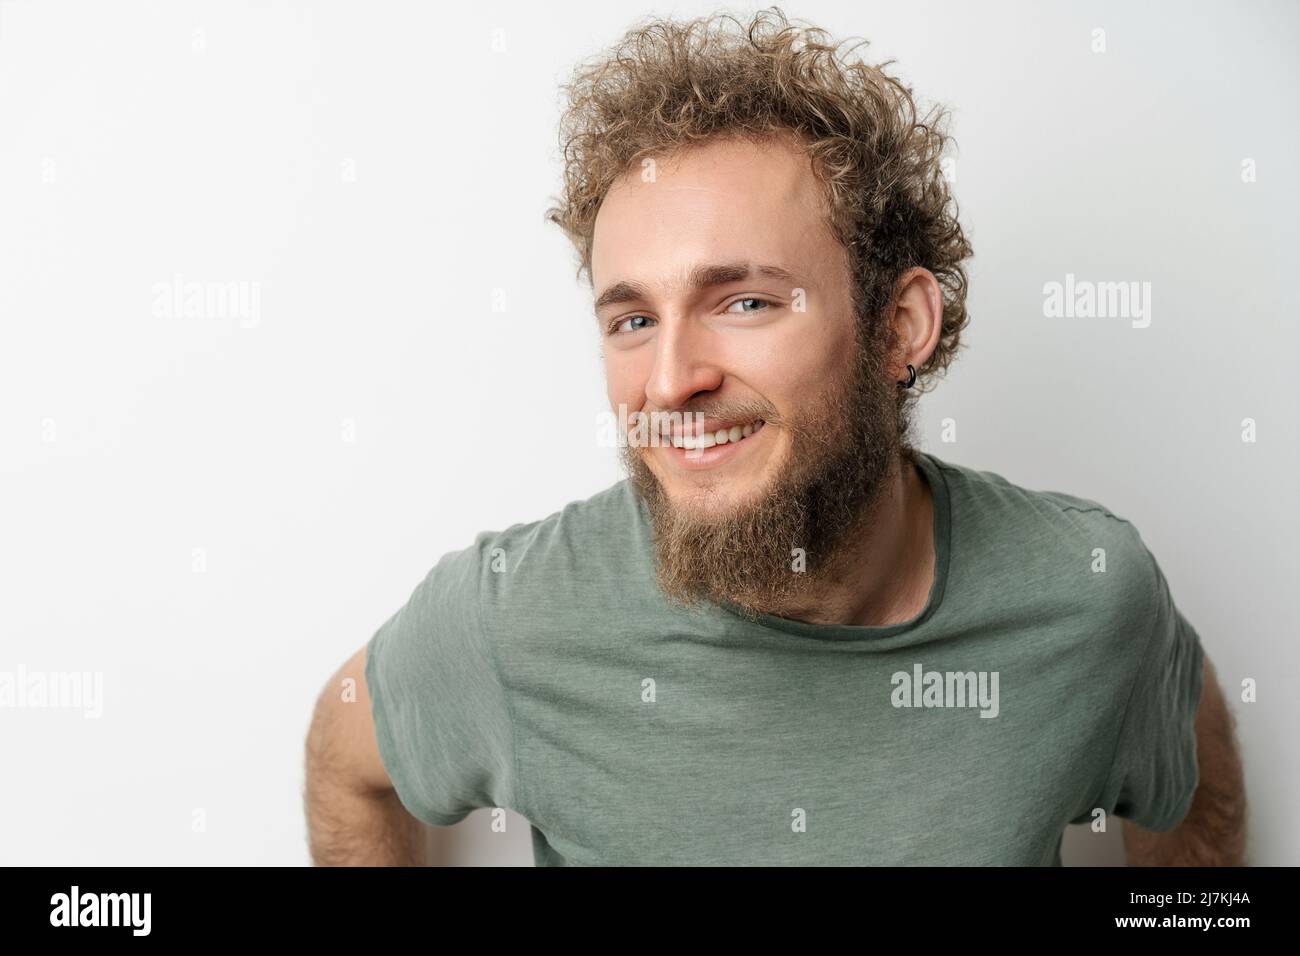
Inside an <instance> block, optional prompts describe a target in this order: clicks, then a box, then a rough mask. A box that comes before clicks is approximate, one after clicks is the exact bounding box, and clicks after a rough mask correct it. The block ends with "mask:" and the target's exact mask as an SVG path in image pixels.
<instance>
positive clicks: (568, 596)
mask: <svg viewBox="0 0 1300 956" xmlns="http://www.w3.org/2000/svg"><path fill="white" fill-rule="evenodd" d="M643 508H644V505H643V504H642V503H641V501H640V498H639V497H638V496H637V494H636V492H635V491H634V489H633V488H632V487H631V485H630V483H629V482H628V481H627V480H626V479H624V480H622V481H619V482H617V483H615V484H613V485H611V486H609V487H608V488H605V489H604V490H602V491H599V492H597V493H596V494H594V495H592V496H590V497H588V498H583V499H580V500H575V501H571V502H569V503H568V504H566V505H565V506H564V507H562V508H560V509H558V510H557V511H554V512H552V513H551V514H549V515H547V516H546V517H544V518H539V519H536V520H533V521H525V522H519V523H517V524H513V525H510V526H509V527H506V528H503V529H501V530H494V531H483V532H480V533H479V534H478V535H477V537H476V538H475V539H474V543H473V545H472V546H471V547H470V548H468V549H466V550H465V551H464V552H460V559H461V560H462V561H464V562H467V563H468V562H472V563H473V564H474V565H475V566H476V569H477V574H476V577H477V587H478V595H479V602H480V606H481V613H482V614H483V615H484V616H485V617H488V618H491V617H493V616H495V615H504V616H512V615H513V616H515V617H516V618H517V619H520V620H525V619H526V618H527V616H530V615H531V616H539V615H544V614H545V613H546V611H547V609H550V608H564V609H567V611H568V612H569V613H573V612H577V611H579V610H580V609H581V608H583V607H594V606H595V605H598V604H599V603H600V600H599V599H600V598H601V597H602V596H603V595H605V594H606V593H607V590H608V587H609V584H608V583H607V582H611V581H617V580H620V579H624V580H626V579H628V578H631V577H637V578H640V577H644V571H645V559H646V558H647V556H649V555H650V554H651V537H650V534H651V532H650V526H649V521H648V519H647V517H646V515H645V513H644V510H643ZM521 615H523V617H521Z"/></svg>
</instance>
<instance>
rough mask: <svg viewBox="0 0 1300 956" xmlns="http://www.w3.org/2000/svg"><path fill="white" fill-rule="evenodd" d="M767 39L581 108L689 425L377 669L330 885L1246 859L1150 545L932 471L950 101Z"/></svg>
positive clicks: (615, 387)
mask: <svg viewBox="0 0 1300 956" xmlns="http://www.w3.org/2000/svg"><path fill="white" fill-rule="evenodd" d="M734 22H735V21H734V20H732V18H730V17H727V16H721V17H711V18H703V19H700V20H694V21H690V22H687V23H678V22H675V21H662V20H660V21H653V22H651V23H650V24H648V25H643V26H641V27H639V28H637V29H635V30H633V31H632V32H630V33H629V34H628V35H627V36H626V37H624V39H623V40H622V41H621V43H620V44H619V45H618V46H617V47H616V48H615V49H614V50H612V51H610V52H609V54H608V55H606V56H604V57H602V58H600V59H598V60H597V61H596V62H594V63H591V64H588V65H586V66H584V67H582V68H580V69H579V70H578V71H577V73H576V74H575V77H574V79H573V82H572V83H571V84H570V85H569V87H568V92H569V108H568V111H567V112H566V114H565V117H564V121H563V125H562V138H563V142H564V155H565V162H566V165H565V179H564V195H563V197H562V199H561V200H560V201H559V202H558V203H557V204H556V205H555V206H554V207H553V208H552V209H551V210H550V214H549V215H550V218H551V220H552V221H554V222H555V223H556V224H557V225H559V226H560V227H562V228H563V230H564V231H565V233H566V234H567V235H568V236H569V237H570V238H571V240H572V241H573V243H574V248H575V249H576V251H577V256H578V264H579V272H580V274H584V275H585V276H586V277H587V278H588V279H589V280H590V282H591V285H592V292H593V303H594V313H595V323H594V324H595V333H596V334H598V335H599V336H600V341H601V343H602V350H601V351H602V358H603V362H604V371H605V379H606V382H607V386H608V397H609V400H610V404H611V407H612V408H621V409H623V410H630V411H632V412H635V413H636V414H637V415H639V416H647V415H648V416H651V418H652V420H654V421H657V422H667V423H669V424H668V425H667V426H665V427H662V428H655V429H652V435H653V437H655V438H656V439H658V440H655V441H648V442H647V441H641V440H637V441H626V442H624V444H623V448H622V456H623V460H624V463H625V464H626V467H627V471H628V477H627V479H626V480H623V481H620V482H619V483H617V484H616V485H614V486H612V487H610V488H608V489H606V490H605V491H602V492H601V493H599V494H597V495H595V496H593V497H591V498H588V499H585V500H582V501H575V502H573V503H571V504H569V505H567V506H566V507H564V508H563V509H562V510H560V511H558V512H556V513H555V514H552V515H550V516H548V517H546V518H543V519H541V520H537V521H532V522H528V523H522V524H517V525H514V526H512V527H510V528H507V529H505V530H504V531H492V532H484V533H482V534H480V535H479V536H478V538H477V539H476V540H475V542H474V543H473V544H472V545H471V546H469V547H467V548H465V549H464V550H460V551H456V552H453V553H451V554H448V555H446V556H444V557H443V558H442V559H441V560H440V561H439V562H438V563H437V565H436V566H435V567H434V568H433V569H432V570H431V571H430V572H429V574H428V576H427V577H426V578H425V579H424V581H423V582H421V583H420V585H419V586H418V587H417V588H416V589H415V591H414V593H413V594H412V595H411V598H410V600H409V601H408V603H407V604H406V605H405V606H404V607H403V608H401V609H400V610H399V611H397V612H396V613H395V614H394V615H393V616H392V617H391V618H390V619H389V620H388V621H387V622H386V623H384V624H383V625H382V626H381V627H380V628H379V629H378V630H377V632H376V633H375V634H374V635H373V637H372V638H371V640H370V641H369V642H368V643H367V645H366V646H364V647H363V648H362V649H361V650H359V651H358V652H357V654H356V655H355V656H354V657H353V658H352V659H351V660H350V661H349V662H348V663H347V664H345V665H344V667H343V669H342V670H341V671H340V672H339V674H338V675H336V680H335V681H332V682H331V687H333V686H337V680H338V679H342V678H343V677H345V676H352V677H356V678H362V677H363V679H361V680H360V681H359V684H360V687H361V689H362V691H363V694H362V696H361V698H360V699H361V701H362V703H363V706H362V707H351V708H349V707H346V706H344V705H340V704H338V703H337V702H336V701H335V695H333V694H323V695H322V698H321V702H320V703H319V704H318V706H317V714H316V720H315V722H314V725H313V732H312V737H311V740H310V741H309V748H308V751H309V772H308V797H309V800H308V806H309V815H310V816H311V818H312V826H311V831H312V850H313V855H314V857H315V859H316V861H317V862H318V863H335V862H371V863H401V862H411V861H412V860H414V859H415V858H416V856H415V854H416V850H415V849H414V847H415V830H414V828H413V826H412V824H413V822H414V821H415V820H420V821H424V822H425V823H429V824H432V825H435V826H446V825H450V824H453V823H456V822H458V821H460V820H462V819H464V818H465V816H466V815H467V814H469V813H470V812H471V811H472V810H473V809H475V808H478V807H494V808H511V809H513V810H515V811H517V812H518V813H519V814H521V815H522V816H523V817H525V818H526V819H527V820H528V821H529V824H530V826H531V836H532V843H533V850H534V859H535V862H536V863H537V864H538V865H544V866H546V865H610V864H613V865H698V864H732V865H752V864H783V865H784V864H794V865H800V864H813V865H836V864H838V865H891V864H895V865H896V864H907V865H914V864H968V865H1006V864H1011V865H1015V864H1021V865H1048V866H1056V865H1060V844H1061V837H1062V834H1063V832H1064V829H1065V827H1066V826H1067V825H1068V824H1070V823H1080V822H1094V821H1096V820H1097V819H1098V818H1099V816H1101V817H1103V818H1104V817H1105V816H1108V815H1110V814H1114V815H1118V816H1120V817H1122V818H1125V819H1126V820H1128V821H1129V825H1130V826H1131V827H1132V830H1131V831H1130V834H1129V835H1130V836H1131V837H1132V838H1131V839H1130V840H1129V841H1128V850H1129V855H1130V859H1132V860H1133V861H1134V862H1161V863H1232V862H1239V857H1240V853H1241V844H1242V839H1243V833H1242V822H1241V821H1242V817H1243V814H1244V801H1243V798H1242V796H1241V768H1240V765H1239V760H1238V758H1237V755H1236V751H1235V747H1234V745H1233V742H1232V735H1231V726H1230V718H1229V715H1228V712H1227V710H1226V707H1225V705H1224V702H1223V698H1222V695H1221V693H1220V691H1219V688H1218V686H1217V683H1216V682H1215V680H1214V675H1213V671H1212V669H1211V667H1210V663H1209V659H1208V657H1206V656H1205V654H1204V651H1203V648H1202V647H1201V643H1200V638H1199V636H1198V634H1197V633H1196V631H1195V629H1194V628H1193V627H1192V626H1191V625H1190V624H1189V623H1188V621H1187V620H1186V619H1185V618H1184V617H1183V616H1182V614H1181V613H1180V612H1179V610H1178V609H1177V607H1176V605H1175V604H1174V602H1173V599H1172V596H1171V594H1170V591H1169V588H1168V585H1167V583H1166V581H1165V578H1164V576H1163V574H1162V572H1161V570H1160V567H1159V565H1158V564H1157V563H1156V561H1155V559H1154V557H1153V556H1152V555H1151V553H1150V552H1149V550H1148V549H1147V548H1146V546H1145V545H1144V543H1143V541H1142V539H1141V538H1140V536H1139V534H1138V532H1137V530H1136V528H1135V527H1134V526H1133V525H1132V524H1131V523H1130V522H1129V521H1127V520H1125V519H1124V518H1122V517H1120V516H1118V515H1116V514H1114V513H1113V512H1112V511H1110V510H1109V509H1107V508H1106V507H1104V506H1103V505H1101V504H1099V503H1097V502H1096V501H1092V500H1088V499H1084V498H1077V497H1074V496H1071V495H1067V494H1063V493H1059V492H1048V491H1033V490H1028V489H1025V488H1021V487H1019V486H1017V485H1015V484H1012V483H1010V482H1009V481H1007V480H1006V479H1004V478H1003V477H1001V476H1000V475H998V474H995V473H992V472H986V471H976V470H974V469H971V468H969V467H965V466H961V465H957V464H954V463H951V462H947V461H944V460H941V459H940V458H938V457H936V456H934V455H933V454H930V453H927V452H924V451H921V450H919V449H918V448H917V447H916V445H915V441H914V435H913V424H912V422H913V417H914V409H915V402H916V397H917V395H918V394H920V393H921V392H922V391H924V390H925V389H926V388H928V387H929V386H931V385H932V384H933V382H934V381H935V380H936V377H937V376H939V375H941V374H942V372H943V371H944V370H945V369H946V368H947V367H948V365H949V363H950V362H951V361H952V359H953V357H954V356H955V354H956V352H957V349H958V346H959V344H960V340H961V337H962V335H963V331H964V330H965V328H966V327H967V323H968V316H967V311H966V272H965V268H964V265H963V264H964V262H965V260H967V259H968V258H969V256H970V255H971V247H970V245H969V243H968V242H967V239H966V237H965V235H964V233H963V231H962V228H961V226H960V225H959V223H958V221H957V218H956V213H955V209H954V203H953V201H952V197H951V195H950V193H949V189H948V183H947V180H946V179H945V177H944V173H943V169H942V168H941V165H940V160H941V154H942V152H943V149H944V146H945V143H946V141H947V136H946V134H945V132H944V131H943V128H942V122H941V119H942V114H941V113H936V114H932V115H930V116H923V117H918V115H917V112H916V107H915V104H914V102H913V99H912V96H911V93H910V90H908V89H907V88H905V87H904V86H903V85H902V84H901V83H899V82H898V81H897V80H896V79H894V78H893V77H891V76H890V75H888V74H887V73H886V72H885V71H884V70H883V69H881V68H879V67H875V66H869V65H867V64H865V63H862V62H861V61H859V60H856V59H849V58H846V57H844V56H842V55H841V54H840V51H839V50H838V47H837V46H836V45H834V44H831V43H829V42H827V38H826V37H825V35H824V34H823V33H822V32H821V31H818V30H815V29H800V28H796V27H794V26H791V25H790V24H789V23H788V22H786V21H785V20H784V18H782V17H781V16H780V14H779V13H778V14H776V15H775V16H774V15H772V14H770V13H767V12H764V13H760V14H759V15H757V16H756V18H755V19H754V21H753V22H752V23H749V24H741V25H740V26H741V27H742V29H740V30H739V31H734V30H729V29H728V28H727V27H728V25H729V24H730V23H734ZM621 420H626V416H623V417H622V419H621ZM642 434H644V431H643V432H642ZM1099 555H1100V556H1102V557H1101V558H1099V557H1098V556H1099ZM1099 561H1100V563H1099Z"/></svg>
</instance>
